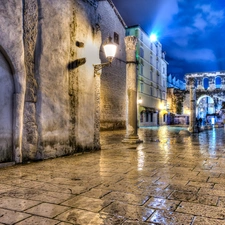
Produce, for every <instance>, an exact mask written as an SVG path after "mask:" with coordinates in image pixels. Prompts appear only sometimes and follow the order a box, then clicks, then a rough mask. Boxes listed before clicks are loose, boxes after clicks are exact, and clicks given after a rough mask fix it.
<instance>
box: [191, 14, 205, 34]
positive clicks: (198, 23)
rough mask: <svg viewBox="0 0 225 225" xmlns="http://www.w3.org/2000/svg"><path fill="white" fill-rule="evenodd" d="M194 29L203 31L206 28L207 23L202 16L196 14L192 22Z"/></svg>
mask: <svg viewBox="0 0 225 225" xmlns="http://www.w3.org/2000/svg"><path fill="white" fill-rule="evenodd" d="M193 25H194V27H196V28H197V29H199V30H201V31H204V30H205V28H206V26H207V22H206V20H204V19H203V18H202V15H201V14H198V15H197V16H196V17H195V20H194V24H193Z"/></svg>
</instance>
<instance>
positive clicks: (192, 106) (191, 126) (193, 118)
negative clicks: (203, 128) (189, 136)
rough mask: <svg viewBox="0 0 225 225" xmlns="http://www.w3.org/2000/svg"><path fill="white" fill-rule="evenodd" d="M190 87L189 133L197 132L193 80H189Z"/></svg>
mask: <svg viewBox="0 0 225 225" xmlns="http://www.w3.org/2000/svg"><path fill="white" fill-rule="evenodd" d="M189 87H190V121H189V128H188V130H189V131H190V132H191V133H194V132H197V129H196V126H195V125H196V90H195V78H189Z"/></svg>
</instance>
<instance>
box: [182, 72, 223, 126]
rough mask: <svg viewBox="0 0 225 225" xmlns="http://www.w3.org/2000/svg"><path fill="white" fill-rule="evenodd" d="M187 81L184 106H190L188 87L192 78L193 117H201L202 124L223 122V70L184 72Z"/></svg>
mask: <svg viewBox="0 0 225 225" xmlns="http://www.w3.org/2000/svg"><path fill="white" fill-rule="evenodd" d="M185 79H186V83H187V88H186V91H187V94H186V99H187V100H186V101H185V102H184V107H185V108H190V102H191V100H190V98H191V97H190V87H191V81H192V80H194V91H195V96H194V99H192V100H193V102H194V103H195V107H194V109H193V110H192V114H193V118H197V119H201V121H202V125H206V124H216V123H222V122H224V118H223V115H222V114H223V112H222V110H221V108H222V105H223V102H225V72H224V71H214V72H198V73H187V74H185Z"/></svg>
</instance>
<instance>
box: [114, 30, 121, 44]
mask: <svg viewBox="0 0 225 225" xmlns="http://www.w3.org/2000/svg"><path fill="white" fill-rule="evenodd" d="M114 42H115V43H116V44H118V45H119V43H120V41H119V34H117V33H116V32H114Z"/></svg>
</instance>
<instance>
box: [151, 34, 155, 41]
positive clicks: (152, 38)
mask: <svg viewBox="0 0 225 225" xmlns="http://www.w3.org/2000/svg"><path fill="white" fill-rule="evenodd" d="M150 41H151V42H155V41H157V36H156V34H151V35H150Z"/></svg>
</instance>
